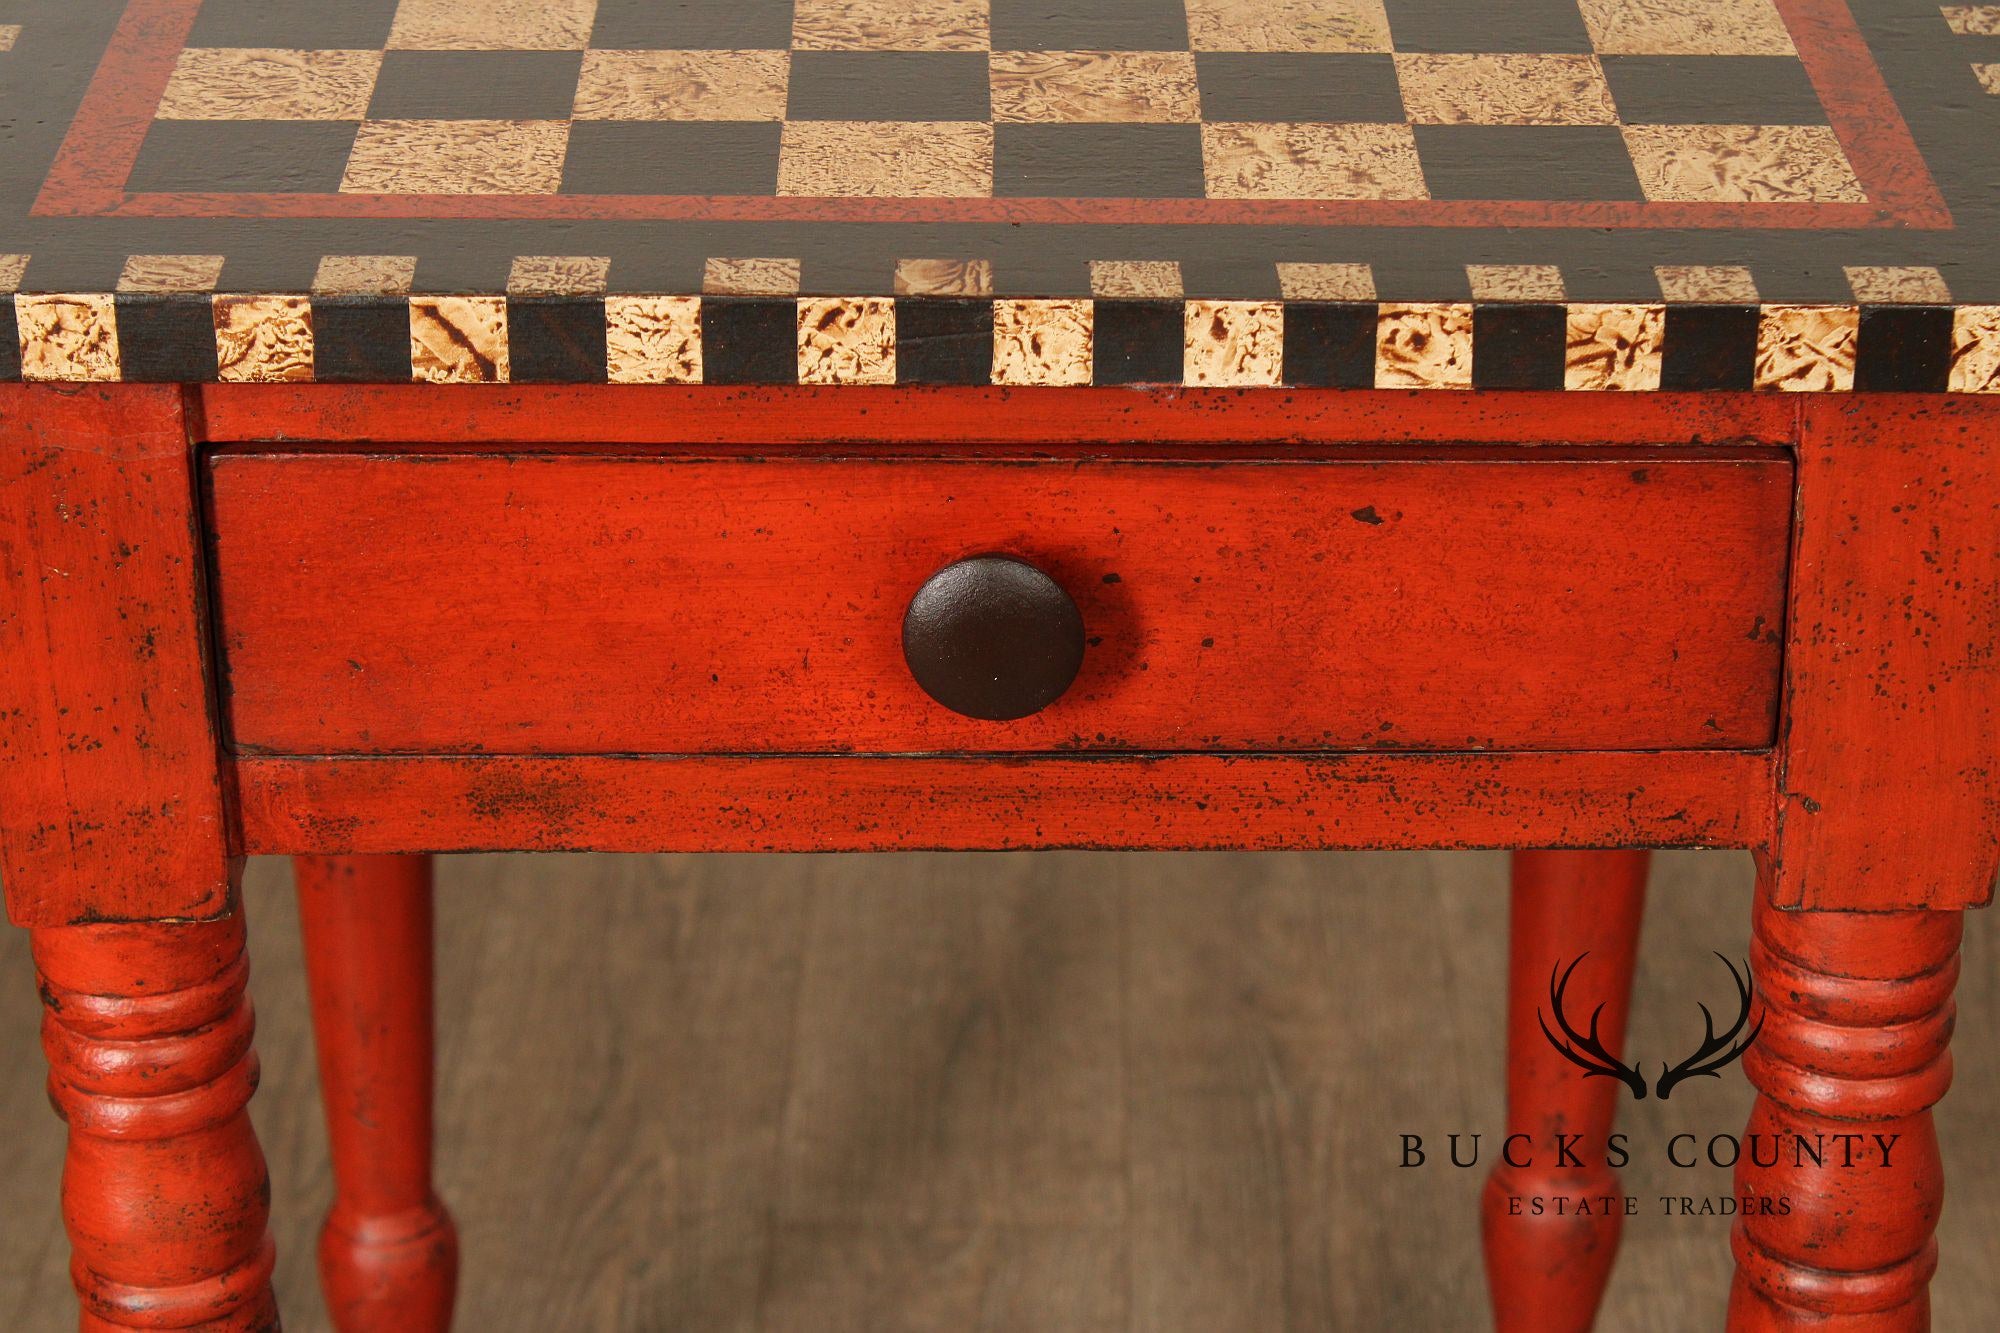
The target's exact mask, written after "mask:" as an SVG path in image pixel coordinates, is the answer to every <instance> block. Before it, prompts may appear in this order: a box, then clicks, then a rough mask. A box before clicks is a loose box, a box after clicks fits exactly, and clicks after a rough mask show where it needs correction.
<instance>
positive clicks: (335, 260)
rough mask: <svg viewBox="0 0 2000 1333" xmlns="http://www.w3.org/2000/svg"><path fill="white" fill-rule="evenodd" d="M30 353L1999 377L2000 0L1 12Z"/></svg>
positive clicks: (1512, 376) (1195, 380)
mask: <svg viewBox="0 0 2000 1333" xmlns="http://www.w3.org/2000/svg"><path fill="white" fill-rule="evenodd" d="M0 115H4V118H5V121H6V123H7V126H8V133H7V135H6V136H5V138H4V140H0V181H4V183H5V187H6V194H5V197H4V200H0V295H5V294H7V293H12V301H11V303H10V304H11V310H9V309H6V308H5V306H6V304H8V303H0V323H3V322H4V318H5V317H8V316H11V317H12V318H13V320H14V323H15V330H14V332H15V336H14V337H11V338H8V337H5V336H4V333H5V330H4V329H0V375H5V376H7V377H24V378H29V379H72V380H76V379H81V380H92V379H98V380H105V379H150V380H205V379H217V378H219V379H224V380H231V379H239V380H313V379H318V380H347V381H357V380H360V381H368V380H406V379H411V378H415V379H419V380H440V381H467V380H470V381H480V380H537V379H541V380H561V381H574V380H584V381H608V382H613V383H622V382H716V383H746V382H765V381H783V382H827V383H859V384H869V383H936V382H944V383H964V382H975V383H989V382H992V383H1002V384H1022V385H1035V384H1090V383H1097V384H1105V383H1155V382H1170V383H1185V384H1193V385H1218V386H1224V385H1227V386H1236V385H1253V384H1254V385H1285V384H1292V385H1335V386H1342V385H1364V384H1365V385H1374V386H1378V387H1379V386H1402V385H1407V386H1410V387H1437V388H1475V387H1494V388H1504V387H1538V388H1572V389H1592V388H1603V389H1610V388H1706V387H1714V388H1753V387H1760V388H1774V389H1809V390H1828V391H1839V390H1845V389H1856V388H1861V389H1865V388H1896V389H1930V390H1937V391H1947V390H1956V391H1963V392H1994V391H2000V4H1995V5H1983V4H1960V5H1943V6H1940V5H1938V4H1936V3H1934V2H1932V3H1922V2H1919V0H1866V3H1850V0H1507V3H1504V4H1502V3H1494V2H1493V0H1088V2H1087V3H1086V2H1085V0H337V3H328V0H129V2H127V0H116V2H111V0H107V2H105V3H99V4H93V5H83V6H79V5H77V4H76V3H75V2H74V0H0Z"/></svg>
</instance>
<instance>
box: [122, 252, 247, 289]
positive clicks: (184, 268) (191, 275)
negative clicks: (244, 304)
mask: <svg viewBox="0 0 2000 1333" xmlns="http://www.w3.org/2000/svg"><path fill="white" fill-rule="evenodd" d="M223 262H224V259H223V256H221V255H133V256H132V257H131V258H129V259H127V260H126V261H125V269H124V271H123V272H122V273H120V274H119V275H118V290H119V291H121V292H212V291H214V290H215V288H216V286H217V284H219V283H220V282H221V281H222V265H223Z"/></svg>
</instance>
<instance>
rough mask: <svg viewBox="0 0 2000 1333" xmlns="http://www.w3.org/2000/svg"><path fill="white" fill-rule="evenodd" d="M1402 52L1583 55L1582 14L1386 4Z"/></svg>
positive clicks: (1487, 0) (1406, 0)
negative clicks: (1501, 52) (1515, 52)
mask: <svg viewBox="0 0 2000 1333" xmlns="http://www.w3.org/2000/svg"><path fill="white" fill-rule="evenodd" d="M1386 8H1387V9H1388V13H1389V32H1390V34H1391V36H1392V37H1393V38H1394V41H1395V44H1396V49H1397V50H1398V51H1402V52H1419V51H1422V52H1464V53H1470V52H1491V51H1529V52H1535V53H1537V54H1541V55H1558V54H1580V55H1588V54H1590V52H1591V51H1593V50H1594V49H1595V47H1594V45H1593V44H1592V42H1591V40H1590V29H1588V28H1586V27H1585V26H1584V24H1583V10H1582V8H1581V7H1579V6H1578V5H1576V4H1573V3H1558V4H1550V3H1546V0H1386Z"/></svg>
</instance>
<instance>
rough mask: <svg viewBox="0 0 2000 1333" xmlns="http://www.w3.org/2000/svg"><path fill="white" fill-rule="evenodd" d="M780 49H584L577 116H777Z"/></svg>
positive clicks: (782, 81)
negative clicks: (585, 50)
mask: <svg viewBox="0 0 2000 1333" xmlns="http://www.w3.org/2000/svg"><path fill="white" fill-rule="evenodd" d="M790 78H791V55H790V53H789V52H785V51H587V52H585V53H584V57H583V74H582V77H581V78H580V79H579V80H578V82H577V89H576V113H575V114H576V118H577V119H578V120H783V119H784V118H785V98H786V93H787V90H788V88H789V87H790Z"/></svg>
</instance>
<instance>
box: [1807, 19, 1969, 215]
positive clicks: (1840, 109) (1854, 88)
mask: <svg viewBox="0 0 2000 1333" xmlns="http://www.w3.org/2000/svg"><path fill="white" fill-rule="evenodd" d="M1775 3H1776V4H1777V6H1778V12H1779V13H1780V14H1781V15H1782V16H1783V18H1784V20H1785V25H1786V26H1787V27H1788V28H1790V29H1791V31H1792V42H1793V44H1794V45H1795V46H1797V47H1798V49H1799V59H1800V60H1801V61H1803V62H1804V64H1805V67H1806V76H1807V77H1808V78H1810V79H1811V80H1812V84H1813V90H1814V91H1815V92H1816V93H1818V94H1819V100H1820V105H1821V106H1823V107H1825V108H1826V114H1827V119H1828V121H1829V122H1830V123H1831V124H1832V126H1833V132H1834V134H1835V135H1836V136H1838V137H1839V139H1840V146H1841V148H1842V149H1843V150H1845V151H1846V153H1847V161H1848V164H1849V165H1850V166H1852V167H1853V168H1854V174H1855V175H1856V176H1857V177H1859V178H1860V180H1861V188H1862V189H1864V190H1866V191H1867V192H1868V198H1869V199H1870V200H1872V201H1873V202H1874V203H1875V204H1877V205H1878V206H1880V207H1881V208H1883V209H1886V210H1888V211H1889V212H1891V213H1893V214H1895V215H1897V217H1898V219H1899V220H1900V222H1901V224H1902V225H1903V226H1907V227H1934V228H1945V227H1950V226H1951V225H1952V218H1951V210H1950V209H1949V208H1947V207H1946V206H1945V201H1944V196H1943V195H1942V194H1940V193H1939V192H1938V187H1937V182H1936V181H1935V180H1933V179H1932V178H1931V173H1930V168H1929V167H1927V166H1926V165H1925V164H1924V155H1923V153H1922V152H1920V151H1919V150H1918V148H1917V141H1916V139H1915V138H1914V137H1912V136H1911V134H1910V127H1909V124H1908V122H1906V121H1905V120H1904V119H1903V113H1902V110H1901V108H1899V107H1898V106H1897V105H1896V98H1895V95H1894V94H1892V93H1891V92H1890V91H1889V85H1888V83H1887V81H1886V80H1884V79H1883V77H1882V71H1881V68H1880V67H1879V66H1877V65H1876V63H1875V56H1874V53H1873V52H1871V51H1870V50H1869V49H1868V40H1867V38H1866V37H1864V36H1863V35H1862V33H1861V29H1860V27H1859V26H1858V25H1857V24H1856V23H1855V21H1854V15H1853V12H1852V11H1850V10H1849V9H1848V7H1847V4H1846V0H1775Z"/></svg>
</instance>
